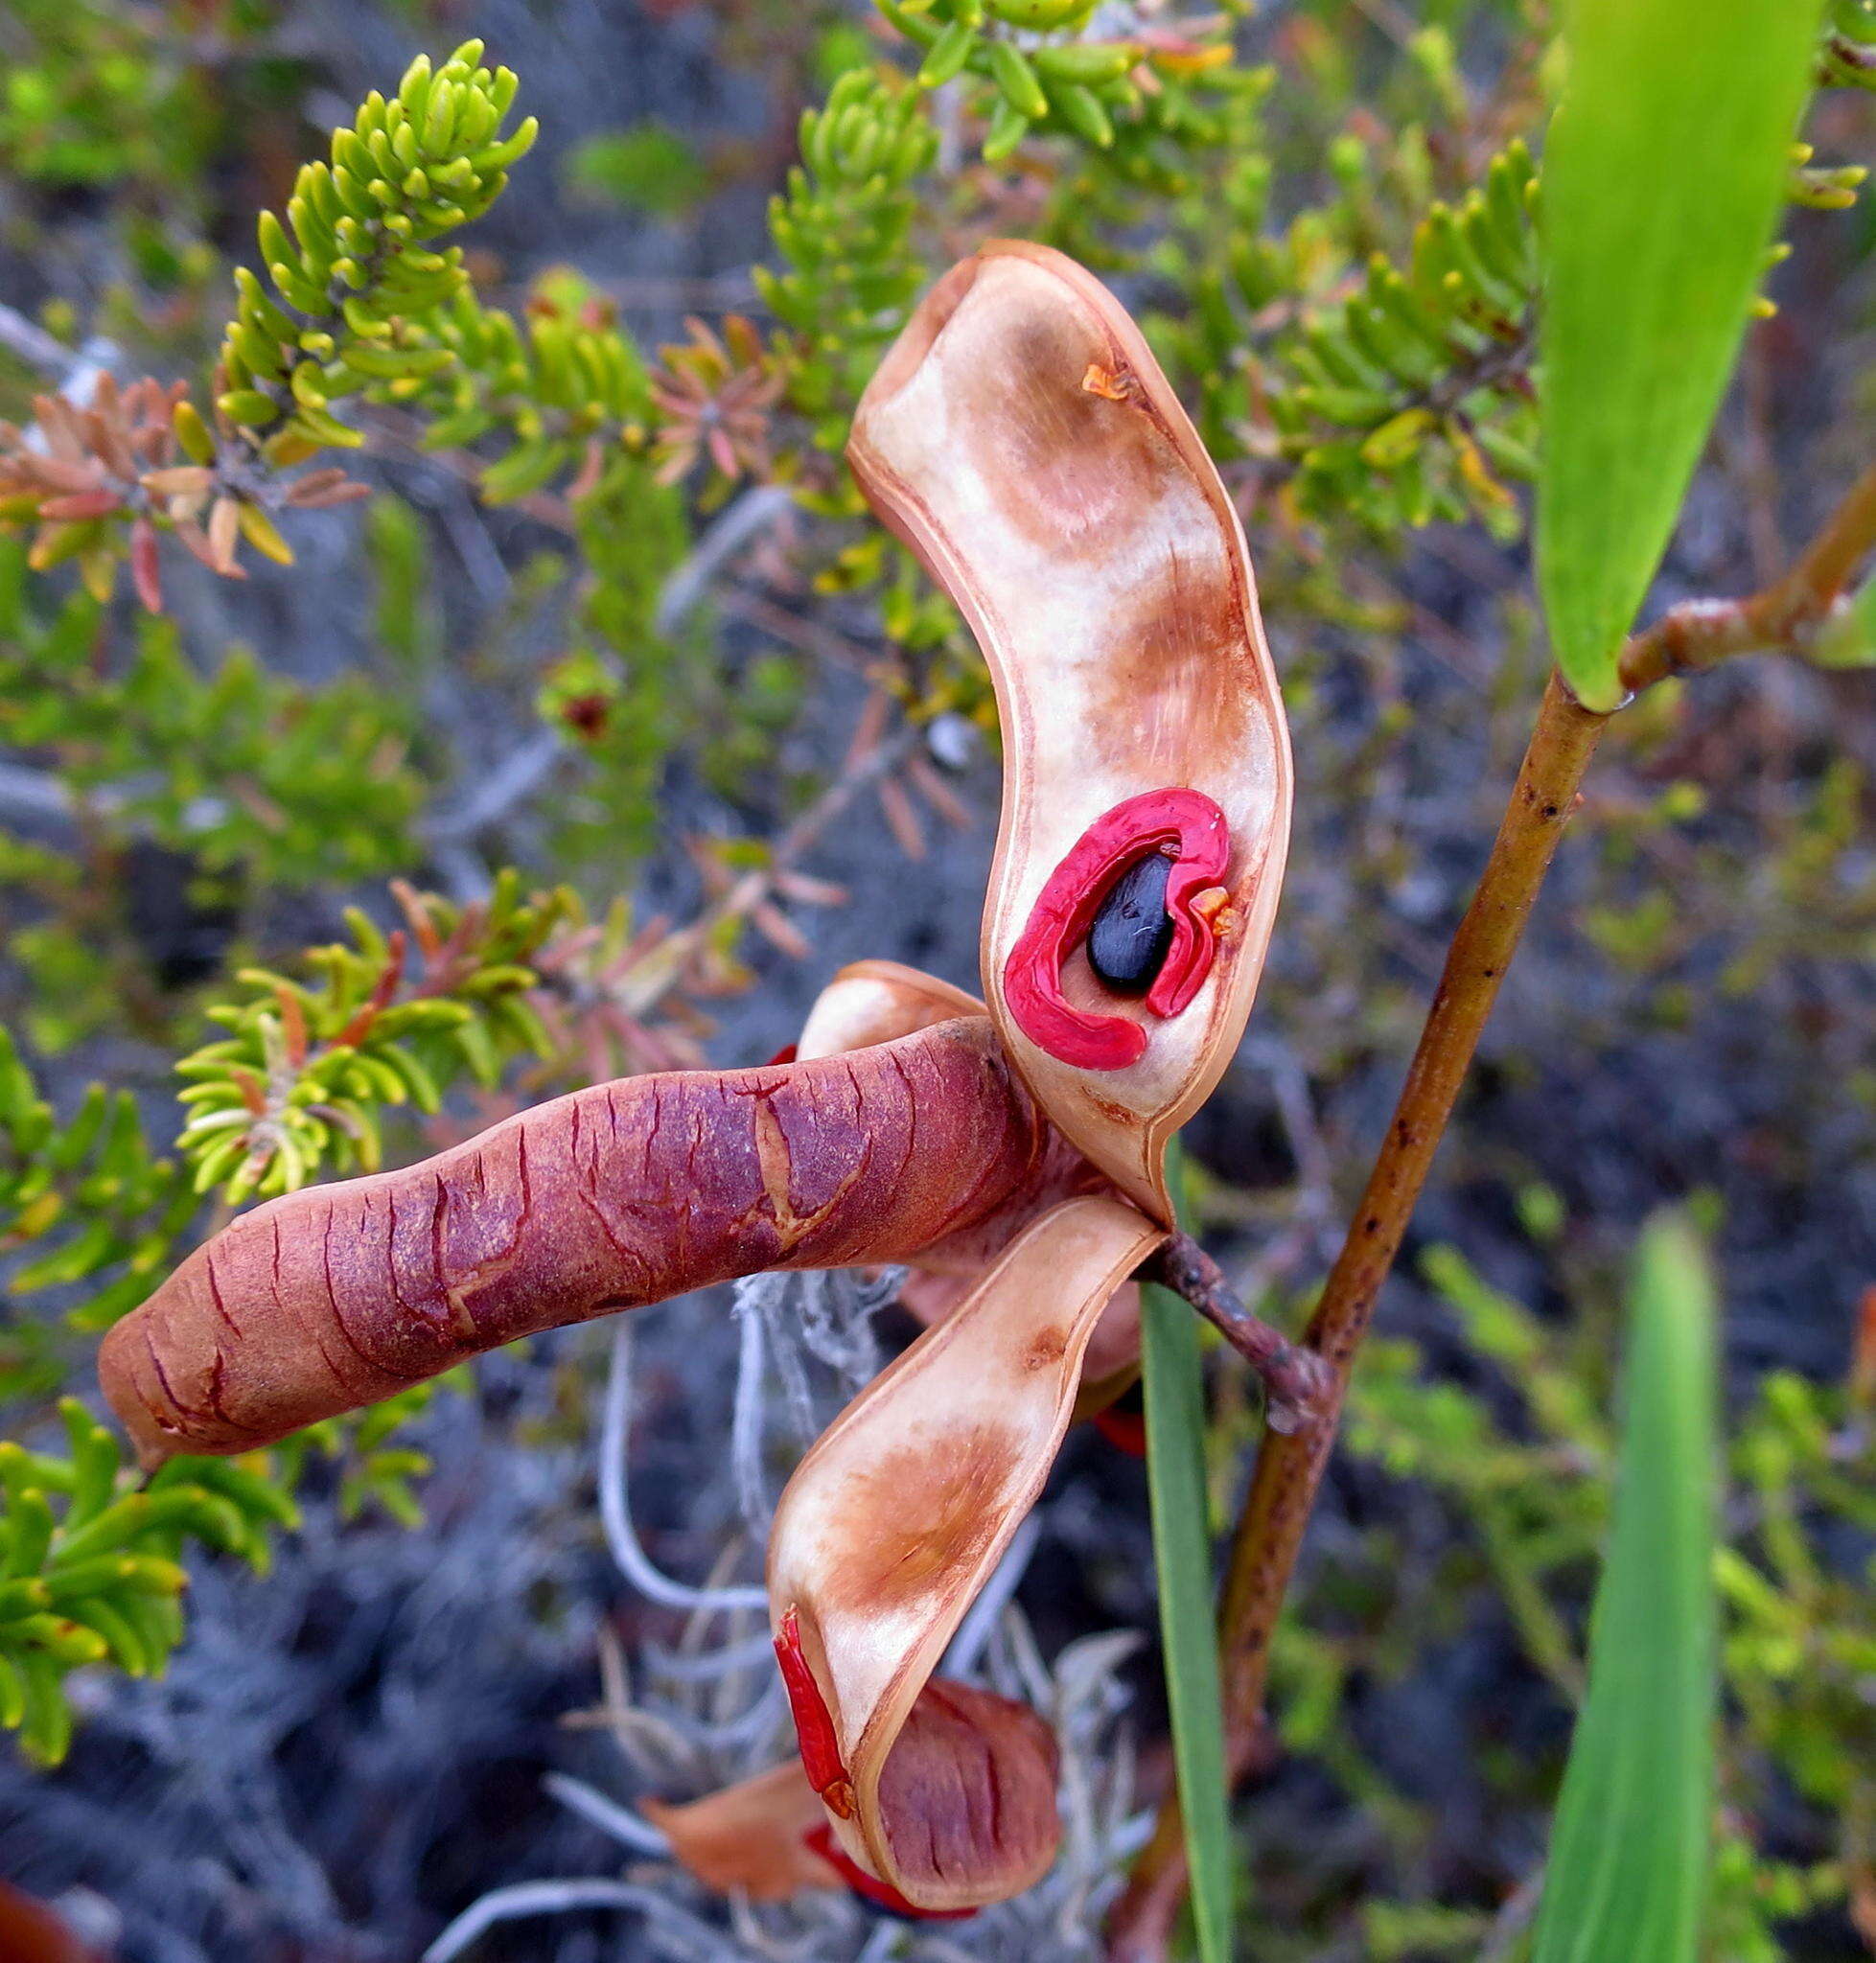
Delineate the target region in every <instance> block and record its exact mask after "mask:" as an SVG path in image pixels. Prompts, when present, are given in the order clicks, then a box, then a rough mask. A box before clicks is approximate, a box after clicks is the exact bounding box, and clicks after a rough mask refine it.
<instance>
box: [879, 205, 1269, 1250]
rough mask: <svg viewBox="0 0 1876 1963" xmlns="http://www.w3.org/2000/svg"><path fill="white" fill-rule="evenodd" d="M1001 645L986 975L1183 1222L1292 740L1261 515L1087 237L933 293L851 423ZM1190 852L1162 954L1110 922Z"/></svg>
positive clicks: (1035, 248)
mask: <svg viewBox="0 0 1876 1963" xmlns="http://www.w3.org/2000/svg"><path fill="white" fill-rule="evenodd" d="M847 456H848V460H849V461H850V462H851V464H852V466H853V471H854V474H855V476H856V477H857V478H858V479H859V482H860V485H861V488H862V489H863V490H864V491H865V492H866V494H867V497H868V498H869V501H870V503H871V504H872V506H873V509H874V510H875V511H876V512H877V513H878V514H879V516H880V517H881V519H882V520H884V521H885V522H886V523H887V524H888V525H889V526H891V527H892V530H893V531H895V532H896V533H897V534H898V535H899V536H900V537H901V538H902V539H904V540H905V541H906V543H908V544H909V545H911V546H912V548H913V549H914V550H915V552H916V553H917V554H918V556H919V557H920V558H921V559H922V560H923V561H924V563H925V565H926V566H928V567H929V568H930V570H931V572H932V574H933V577H934V578H936V579H937V580H938V582H939V584H940V585H941V586H943V588H944V589H945V590H946V591H947V592H948V593H949V594H950V595H951V597H952V598H953V600H955V601H956V602H957V604H958V606H959V607H960V608H961V610H962V612H963V613H964V615H965V617H966V618H967V619H968V620H969V622H970V625H971V628H972V631H973V632H974V633H975V634H976V635H977V638H978V641H979V644H980V645H981V646H982V647H983V649H984V655H985V657H986V658H987V659H988V661H989V664H990V670H991V675H992V678H993V680H994V681H995V683H996V689H997V704H998V708H999V710H1000V712H1001V715H1002V719H1003V730H1004V751H1005V756H1006V759H1007V764H1006V773H1005V782H1004V811H1003V828H1002V832H1001V834H1000V836H999V839H998V844H997V858H996V865H995V868H994V870H993V872H992V874H991V882H990V894H989V899H988V903H987V905H986V907H985V911H984V943H983V958H984V994H985V996H986V998H987V1000H988V1002H989V1006H990V1013H991V1015H992V1016H993V1017H994V1018H995V1020H996V1023H997V1028H998V1029H999V1031H1000V1033H1001V1034H1002V1036H1003V1038H1004V1041H1005V1043H1006V1045H1007V1048H1008V1051H1009V1054H1010V1056H1011V1058H1012V1059H1013V1060H1014V1062H1015V1064H1016V1067H1017V1068H1018V1070H1020V1071H1021V1072H1022V1074H1023V1076H1024V1078H1025V1080H1026V1081H1027V1082H1028V1083H1029V1085H1030V1087H1031V1090H1032V1091H1033V1092H1034V1093H1035V1096H1036V1097H1037V1099H1038V1100H1039V1101H1040V1102H1041V1104H1042V1105H1043V1107H1044V1109H1045V1110H1047V1112H1048V1113H1049V1116H1050V1117H1051V1119H1052V1120H1054V1122H1055V1123H1056V1124H1057V1125H1058V1126H1060V1128H1061V1129H1062V1131H1063V1132H1065V1133H1066V1134H1067V1136H1068V1137H1069V1139H1071V1140H1072V1141H1073V1142H1074V1143H1076V1144H1077V1145H1078V1146H1079V1147H1080V1148H1081V1150H1082V1151H1084V1152H1085V1153H1086V1154H1087V1155H1088V1157H1089V1158H1091V1159H1092V1160H1094V1161H1095V1163H1096V1164H1097V1165H1099V1166H1101V1168H1102V1169H1103V1170H1104V1171H1106V1172H1107V1173H1108V1174H1109V1176H1110V1177H1111V1178H1113V1179H1114V1180H1115V1181H1116V1183H1117V1184H1118V1185H1119V1186H1120V1187H1121V1189H1122V1190H1123V1192H1125V1193H1126V1194H1128V1196H1129V1197H1130V1198H1132V1199H1133V1200H1134V1201H1135V1202H1136V1203H1137V1204H1139V1205H1140V1206H1142V1207H1144V1208H1146V1211H1147V1212H1150V1213H1152V1214H1153V1216H1154V1217H1155V1218H1156V1219H1160V1220H1168V1219H1169V1218H1170V1213H1169V1211H1168V1202H1167V1193H1166V1182H1165V1173H1164V1169H1163V1167H1164V1153H1165V1146H1166V1143H1167V1141H1168V1140H1169V1139H1170V1136H1171V1134H1172V1133H1173V1131H1174V1130H1176V1129H1177V1127H1178V1126H1179V1124H1180V1123H1181V1122H1183V1120H1185V1119H1186V1118H1188V1117H1189V1116H1190V1115H1191V1114H1192V1113H1193V1111H1194V1110H1196V1109H1197V1107H1198V1106H1199V1104H1200V1103H1202V1102H1203V1101H1204V1099H1205V1097H1206V1096H1207V1095H1208V1093H1209V1092H1210V1091H1211V1089H1212V1087H1213V1085H1214V1084H1215V1083H1216V1081H1217V1078H1218V1076H1219V1075H1220V1074H1221V1073H1222V1072H1223V1070H1224V1068H1225V1066H1226V1065H1227V1063H1229V1061H1230V1059H1231V1054H1232V1051H1234V1050H1235V1049H1236V1047H1237V1044H1238V1039H1239V1035H1240V1034H1241V1032H1242V1030H1243V1026H1244V1021H1245V1018H1246V1016H1247V1015H1248V1014H1249V1012H1250V1005H1251V997H1252V995H1253V993H1254V992H1255V989H1256V986H1257V980H1258V975H1259V972H1260V970H1261V969H1262V962H1263V953H1264V948H1265V945H1266V943H1267V941H1268V938H1269V934H1270V927H1271V922H1272V918H1273V916H1274V914H1275V911H1276V904H1277V894H1278V889H1279V887H1280V885H1281V883H1282V877H1283V866H1284V858H1285V847H1286V843H1287V837H1288V827H1289V802H1290V769H1289V748H1288V738H1287V735H1286V732H1285V722H1284V714H1283V704H1282V699H1281V696H1280V695H1279V693H1278V688H1277V681H1276V676H1275V673H1274V671H1273V670H1272V667H1271V664H1270V657H1269V653H1268V651H1267V649H1266V648H1265V646H1264V641H1263V630H1262V623H1261V621H1260V619H1259V615H1258V607H1257V591H1256V586H1255V583H1254V581H1253V579H1252V575H1251V567H1250V561H1249V557H1248V555H1247V553H1246V551H1245V547H1244V539H1243V533H1242V530H1241V528H1240V526H1239V521H1238V517H1237V514H1236V512H1235V511H1234V510H1233V508H1232V505H1231V502H1230V499H1229V498H1228V497H1227V496H1226V495H1225V491H1224V487H1223V486H1222V485H1221V484H1220V483H1219V481H1218V475H1217V473H1216V470H1215V469H1214V468H1213V466H1212V463H1211V460H1210V458H1209V457H1208V456H1207V455H1206V453H1205V450H1204V447H1203V446H1202V445H1201V444H1200V442H1199V440H1198V437H1197V435H1196V433H1195V432H1194V431H1193V427H1192V425H1191V424H1190V422H1188V420H1187V418H1186V415H1185V412H1184V411H1183V410H1182V409H1181V408H1180V406H1179V404H1178V402H1177V401H1176V399H1175V398H1174V397H1173V394H1172V391H1171V389H1170V387H1169V385H1168V383H1167V381H1166V378H1165V377H1164V376H1163V375H1162V374H1161V373H1160V370H1159V366H1158V364H1157V363H1156V362H1155V361H1154V359H1153V358H1152V356H1151V355H1150V354H1149V353H1148V351H1147V348H1146V342H1145V341H1144V340H1143V339H1142V338H1141V335H1140V333H1139V331H1138V330H1137V329H1136V328H1135V327H1134V325H1133V323H1132V322H1131V321H1130V320H1129V319H1128V318H1127V316H1126V314H1125V312H1123V309H1122V308H1121V307H1120V306H1119V305H1118V304H1117V303H1116V301H1115V300H1114V299H1113V297H1112V296H1111V295H1110V294H1109V293H1108V292H1107V291H1106V289H1104V288H1103V287H1102V286H1101V285H1100V282H1099V281H1098V280H1096V279H1095V278H1093V276H1092V275H1090V274H1089V273H1087V272H1086V271H1084V270H1083V269H1082V268H1081V267H1080V266H1077V265H1075V263H1074V262H1073V261H1072V260H1068V259H1065V258H1063V257H1062V255H1061V254H1060V253H1057V252H1052V251H1050V250H1048V249H1047V248H1046V247H1043V246H1039V245H1030V244H1024V243H1017V242H1003V241H1000V242H994V243H992V244H989V245H986V246H985V247H984V249H983V250H982V251H981V252H980V253H978V254H977V255H975V256H974V257H973V258H970V259H967V260H964V261H962V262H961V264H960V265H958V266H954V267H952V269H951V270H950V272H948V273H947V274H945V276H944V277H943V278H942V279H941V280H940V281H939V282H938V285H937V286H936V287H935V288H934V289H932V291H931V292H930V293H929V294H927V295H926V297H925V299H924V300H923V301H922V302H921V303H920V305H919V307H918V308H917V310H916V311H915V313H914V314H913V316H912V319H911V321H910V322H909V323H908V325H907V326H906V329H905V331H904V332H903V333H902V334H901V335H900V336H899V338H898V340H897V341H896V342H895V343H894V344H893V346H892V349H891V351H890V352H889V353H888V355H887V357H886V358H885V360H884V361H883V362H882V363H881V364H880V367H879V370H878V372H877V373H876V374H875V376H874V377H873V380H872V381H871V382H870V383H869V386H868V388H867V392H866V394H865V396H864V397H863V398H862V399H861V403H860V407H859V411H858V413H857V415H856V416H855V419H854V425H853V434H852V438H851V440H850V442H849V444H848V447H847ZM1154 852H1164V853H1165V854H1166V855H1167V856H1168V857H1169V858H1170V859H1171V860H1172V861H1173V867H1172V871H1171V874H1170V879H1169V886H1168V910H1169V915H1170V935H1168V943H1169V945H1168V952H1167V954H1166V956H1165V965H1164V966H1163V967H1162V968H1161V969H1160V971H1159V973H1158V975H1157V976H1156V977H1155V978H1154V979H1153V980H1152V981H1151V985H1150V986H1149V987H1148V988H1147V989H1146V992H1145V993H1144V994H1138V993H1132V992H1128V993H1121V992H1117V991H1116V990H1114V989H1112V988H1110V987H1108V986H1107V985H1106V984H1105V983H1104V982H1103V981H1101V979H1100V976H1099V975H1098V974H1097V973H1096V972H1095V970H1094V969H1093V967H1092V966H1091V965H1090V964H1089V961H1088V958H1087V953H1086V946H1085V942H1086V936H1087V933H1088V930H1089V928H1090V926H1091V925H1092V924H1093V922H1094V919H1095V917H1096V915H1097V914H1098V912H1100V905H1101V902H1102V901H1103V899H1104V898H1105V897H1106V895H1107V893H1108V892H1109V891H1110V890H1111V889H1112V888H1113V886H1114V885H1115V883H1116V882H1117V881H1118V880H1120V879H1122V878H1123V877H1124V876H1125V875H1126V874H1127V872H1128V871H1129V870H1130V869H1131V868H1132V867H1133V866H1137V865H1138V864H1139V863H1140V861H1141V860H1142V859H1143V858H1144V857H1147V856H1150V855H1151V854H1152V853H1154Z"/></svg>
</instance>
